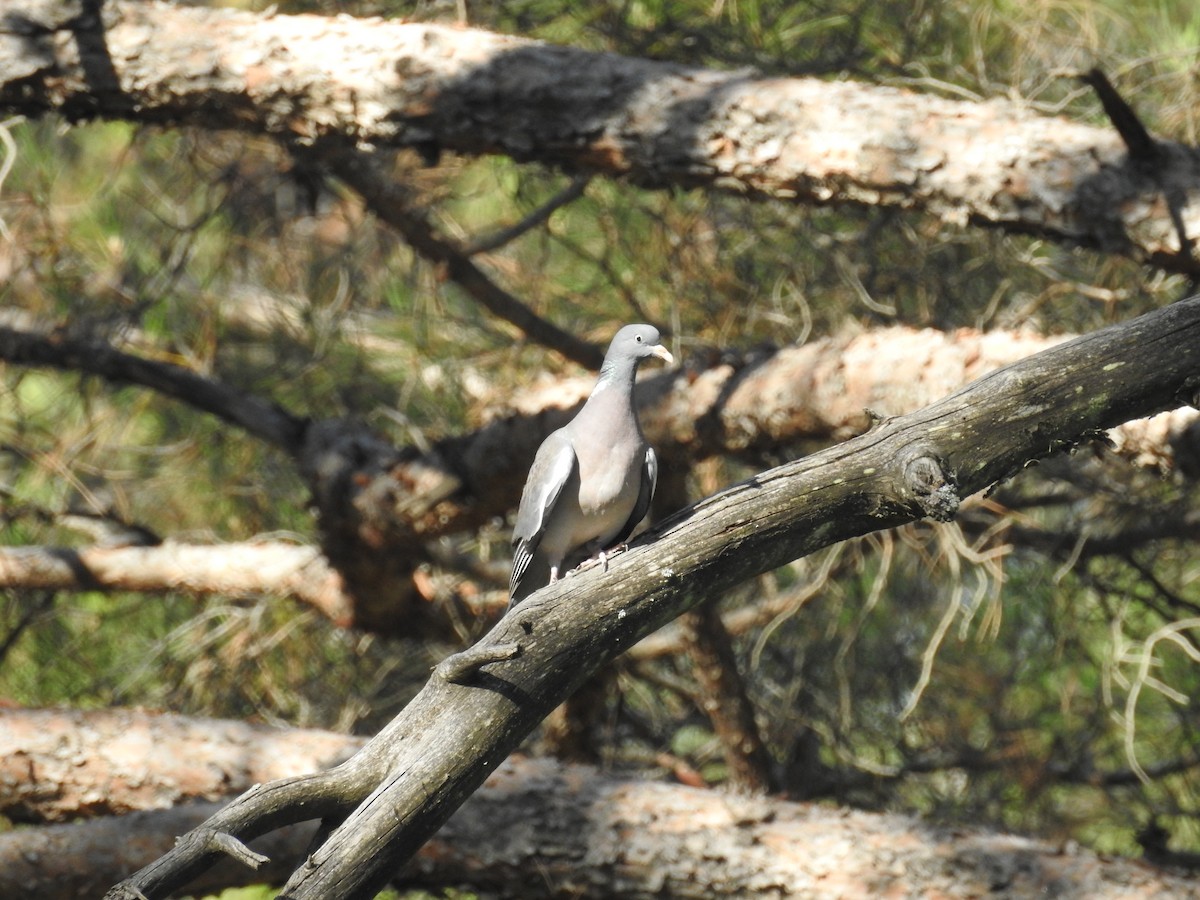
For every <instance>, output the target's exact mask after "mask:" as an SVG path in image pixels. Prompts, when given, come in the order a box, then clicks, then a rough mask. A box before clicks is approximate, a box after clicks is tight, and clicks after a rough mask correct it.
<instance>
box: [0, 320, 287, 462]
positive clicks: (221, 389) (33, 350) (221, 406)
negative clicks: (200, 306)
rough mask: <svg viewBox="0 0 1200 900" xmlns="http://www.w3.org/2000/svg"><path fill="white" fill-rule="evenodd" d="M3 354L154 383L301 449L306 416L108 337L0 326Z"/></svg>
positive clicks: (184, 400)
mask: <svg viewBox="0 0 1200 900" xmlns="http://www.w3.org/2000/svg"><path fill="white" fill-rule="evenodd" d="M0 359H3V360H5V361H7V362H10V363H16V364H18V365H25V366H43V367H49V368H54V369H61V370H65V371H75V372H84V373H87V374H90V375H99V376H101V377H103V378H106V379H108V380H110V381H114V382H118V383H124V384H136V385H140V386H142V387H146V388H150V389H151V390H154V391H157V392H159V393H160V394H163V395H165V396H167V397H171V398H173V399H175V400H179V401H180V402H182V403H186V404H187V405H189V406H193V407H195V408H196V409H199V410H202V411H204V412H207V413H211V414H212V415H215V416H217V417H218V418H220V419H223V420H225V421H226V422H229V423H231V424H233V425H237V426H239V427H240V428H243V429H245V430H246V431H247V432H248V433H250V434H252V435H254V436H255V437H257V438H260V439H261V440H264V441H266V442H267V443H269V444H272V445H274V446H276V447H278V448H280V449H281V450H283V451H285V452H287V453H289V454H292V455H295V454H296V453H298V452H299V449H300V447H301V444H302V442H303V440H304V431H305V425H306V423H305V420H304V419H303V418H300V417H299V416H295V415H293V414H291V413H289V412H288V411H287V410H285V409H283V408H282V407H281V406H279V405H278V404H275V403H272V402H269V401H266V400H263V399H260V398H258V397H255V396H253V395H250V394H247V393H245V392H244V391H241V390H239V389H237V388H234V387H232V386H231V385H228V384H225V383H223V382H221V381H218V380H216V379H215V378H209V377H206V376H204V375H201V374H199V373H197V372H193V371H192V370H191V369H186V368H184V367H183V366H179V365H175V364H174V363H168V362H161V361H159V360H154V359H147V358H146V357H144V356H137V355H135V354H132V353H126V352H125V351H123V350H118V349H117V348H116V347H114V346H112V345H111V344H109V343H107V342H106V341H102V340H97V339H91V340H83V339H79V338H73V337H70V336H68V335H66V334H63V333H60V332H56V331H47V332H36V331H22V330H18V329H15V328H6V327H0Z"/></svg>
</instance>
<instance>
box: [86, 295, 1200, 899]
mask: <svg viewBox="0 0 1200 900" xmlns="http://www.w3.org/2000/svg"><path fill="white" fill-rule="evenodd" d="M1197 373H1200V298H1193V299H1190V300H1186V301H1181V302H1179V303H1176V304H1174V305H1173V306H1170V307H1167V308H1165V309H1161V310H1158V311H1156V312H1153V313H1150V314H1148V315H1145V316H1141V317H1139V318H1137V319H1134V320H1132V321H1131V322H1128V323H1125V324H1122V325H1118V326H1113V327H1110V328H1106V329H1104V330H1102V331H1099V332H1096V333H1095V334H1091V335H1087V336H1084V337H1081V338H1077V339H1076V340H1074V341H1071V342H1069V343H1067V344H1064V345H1061V346H1059V347H1057V348H1054V349H1052V350H1048V351H1046V352H1043V353H1040V354H1038V355H1037V356H1034V357H1031V358H1029V359H1026V360H1024V361H1022V362H1020V363H1018V364H1015V365H1012V366H1009V367H1006V368H1004V369H1001V370H999V371H997V372H993V373H991V374H990V375H987V376H984V377H983V378H981V379H979V380H978V381H976V382H974V383H973V384H971V385H969V386H968V387H966V388H963V389H962V390H960V391H958V392H956V393H955V394H953V395H951V396H949V397H947V398H945V399H944V400H941V401H939V402H937V403H934V404H932V405H931V406H928V407H926V408H924V409H922V410H920V411H918V412H915V413H912V414H910V415H907V416H902V417H897V418H893V419H889V420H885V421H883V422H881V423H880V424H879V426H878V427H876V428H875V429H874V430H872V431H871V432H869V433H867V434H864V435H862V436H860V437H857V438H853V439H851V440H849V441H846V442H845V443H843V444H840V445H838V446H836V447H831V448H829V449H828V450H825V451H822V452H820V453H816V454H813V455H812V456H809V457H805V458H804V459H801V460H797V461H795V462H791V463H788V464H786V465H783V466H780V467H778V468H776V469H772V470H770V471H767V472H764V473H762V474H760V475H757V476H755V477H754V478H751V479H749V480H747V481H745V482H743V483H741V484H738V485H735V486H733V487H731V488H729V489H728V490H725V491H722V492H721V493H719V494H716V495H714V496H712V497H709V498H707V499H705V500H703V501H701V502H699V503H697V504H695V505H693V506H692V507H689V508H688V509H685V510H682V511H680V512H679V513H677V514H676V515H674V516H671V517H670V518H668V519H667V520H665V521H663V522H661V523H660V524H658V525H657V526H655V527H654V528H652V529H651V530H650V531H649V532H648V533H647V534H646V535H644V536H643V537H642V538H640V539H639V540H637V541H635V542H634V543H633V545H632V546H631V547H630V549H629V550H628V551H627V552H625V553H622V554H618V555H616V556H615V557H614V558H612V559H610V562H609V565H608V567H607V571H605V570H604V569H603V568H601V567H595V568H593V569H590V570H589V571H587V572H585V573H583V574H579V575H576V576H575V577H571V578H565V579H562V580H560V581H559V582H558V583H556V584H553V585H549V586H548V587H546V588H544V589H542V590H541V591H539V592H537V593H536V594H534V595H533V596H532V597H530V598H529V599H527V600H526V601H525V602H524V603H523V604H521V605H520V606H518V607H517V608H516V609H514V610H513V611H512V612H511V613H509V614H508V615H507V616H506V617H505V618H504V619H503V620H502V621H501V622H500V623H499V624H498V625H497V626H496V627H495V628H494V629H493V630H492V632H491V633H490V634H489V635H488V636H487V637H485V638H484V642H483V646H499V645H504V644H508V643H512V642H516V643H519V644H520V647H521V653H520V655H518V656H517V657H515V658H513V659H511V660H508V661H505V662H498V663H494V664H492V665H491V666H488V667H487V669H486V670H484V671H482V672H480V673H479V674H478V675H477V676H476V678H475V680H474V681H473V682H472V684H471V685H470V686H467V685H460V684H455V683H452V682H449V681H446V680H444V679H438V678H435V679H431V680H430V681H429V682H428V683H427V684H426V686H425V688H424V689H423V690H422V691H421V692H420V693H419V694H418V695H417V696H416V697H415V698H414V699H413V701H412V702H411V703H410V704H409V705H408V706H407V707H406V708H405V709H404V710H403V712H401V713H400V714H399V715H398V716H397V717H396V718H395V719H393V720H392V722H391V723H389V724H388V725H387V726H386V727H385V728H384V729H383V730H382V731H381V732H380V733H379V734H378V735H377V736H376V737H375V738H373V739H372V740H371V741H370V742H369V743H368V744H367V746H366V747H365V748H364V749H363V750H362V751H360V752H359V754H357V755H356V756H355V757H354V758H353V759H352V760H351V761H350V762H349V763H346V764H344V766H351V765H352V764H353V763H354V762H355V761H356V760H360V763H359V769H358V771H359V772H360V773H361V771H363V769H364V768H365V769H367V770H369V771H370V772H372V773H378V774H379V776H380V777H379V780H378V781H376V782H375V784H374V788H373V790H371V791H370V792H369V794H367V795H366V796H365V797H364V798H362V799H361V802H359V805H358V806H357V808H356V809H354V811H353V812H351V813H350V814H349V815H348V816H347V817H346V819H345V821H344V822H342V824H341V825H339V826H338V827H337V828H335V829H334V830H333V831H332V833H331V834H330V836H329V838H328V840H326V841H325V842H324V843H323V844H322V845H321V846H320V847H319V848H317V849H316V850H314V851H313V853H312V854H311V855H310V856H309V859H308V861H307V862H306V864H305V865H304V866H303V867H302V868H301V869H299V870H297V872H296V873H295V874H294V875H293V877H292V879H291V880H290V881H289V883H288V885H287V886H286V887H285V889H284V892H283V896H286V897H289V898H293V900H311V898H317V897H320V898H323V900H334V898H359V897H369V896H372V895H373V893H374V891H376V890H377V889H378V888H379V887H381V886H382V885H383V884H385V883H386V881H387V879H388V877H389V875H390V873H391V872H392V871H394V869H395V868H396V866H398V865H399V864H400V863H401V862H402V861H403V860H406V859H408V858H409V857H411V856H412V855H413V854H414V853H415V852H416V851H417V849H418V848H419V847H420V846H421V845H422V844H423V843H424V842H425V841H426V840H428V839H429V837H430V836H431V835H432V834H433V833H434V832H435V831H436V830H437V828H438V827H439V826H440V825H441V824H442V823H444V822H445V821H446V820H447V819H448V818H449V816H450V815H451V813H452V812H453V811H454V810H455V809H457V808H458V806H459V805H461V804H462V802H463V801H464V800H465V799H466V798H467V797H468V796H470V795H471V794H472V793H473V792H474V791H475V790H476V789H477V788H478V787H479V785H480V784H481V783H482V782H483V781H484V779H485V778H486V777H487V775H488V774H489V773H490V772H492V771H494V769H495V767H496V766H497V765H499V764H500V762H501V761H502V760H503V759H504V758H505V757H506V756H507V755H508V754H509V752H511V750H512V749H513V748H514V747H515V746H516V745H517V744H518V743H519V742H520V741H521V740H522V739H523V737H524V736H525V735H526V734H527V733H528V732H529V730H531V729H532V728H533V727H534V726H535V725H536V724H537V723H538V722H539V721H540V720H541V719H542V718H543V717H544V716H545V715H546V714H547V713H548V712H549V711H550V710H551V709H552V708H553V707H554V706H555V705H557V704H558V703H559V702H561V700H562V699H563V698H564V697H566V696H569V695H570V693H571V692H572V691H573V690H574V689H575V688H576V687H577V686H578V685H579V684H580V683H581V682H582V681H583V680H584V679H585V678H586V677H588V675H589V674H590V673H592V672H594V671H595V670H596V669H597V668H598V667H599V666H601V665H603V664H604V663H606V662H608V661H609V660H611V659H613V658H614V657H616V656H617V655H619V654H620V653H622V652H623V651H624V650H625V649H627V648H628V647H630V646H631V645H632V644H634V643H635V642H636V641H637V640H638V639H639V638H641V637H644V636H645V635H647V634H649V633H650V632H651V631H653V630H655V629H656V628H658V627H660V626H661V625H663V624H664V623H666V622H668V621H670V620H671V619H673V618H675V617H676V616H678V615H679V614H681V613H682V612H684V611H686V610H687V609H689V608H691V607H693V606H695V605H696V604H697V603H699V602H701V601H702V600H704V599H706V598H707V597H711V596H713V595H714V594H715V593H717V592H720V591H723V590H726V589H728V588H730V587H732V586H733V585H735V584H738V583H740V582H741V581H744V580H746V579H747V578H750V577H753V576H754V575H757V574H760V573H762V572H766V571H769V570H770V569H773V568H776V567H777V566H779V565H781V564H783V563H785V562H787V561H790V560H793V559H795V558H797V557H799V556H803V555H805V554H807V553H811V552H813V551H814V550H817V549H819V548H821V547H824V546H828V545H830V544H832V543H836V542H839V541H842V540H846V539H847V538H850V537H854V536H858V535H862V534H865V533H868V532H871V531H875V530H878V529H881V528H887V527H892V526H895V525H898V524H900V523H902V522H906V521H912V520H913V519H916V518H920V517H923V516H934V517H937V518H948V517H950V516H952V515H953V513H954V510H955V509H956V507H957V504H958V501H959V498H960V497H962V496H965V495H967V494H971V493H974V492H976V491H979V490H982V489H983V488H986V487H988V486H989V485H992V484H994V483H995V482H997V481H999V480H1002V479H1006V478H1009V477H1012V476H1014V475H1016V474H1017V473H1019V472H1020V471H1021V470H1022V468H1024V467H1025V466H1026V465H1027V464H1028V463H1029V462H1030V461H1032V460H1036V459H1039V458H1042V457H1044V456H1046V455H1049V454H1052V453H1055V452H1057V451H1061V450H1064V449H1069V448H1071V447H1074V446H1077V445H1078V444H1079V442H1080V441H1082V440H1086V439H1087V437H1088V436H1089V435H1091V434H1094V433H1095V432H1096V431H1097V430H1098V429H1103V428H1108V427H1111V426H1113V425H1115V424H1117V423H1118V422H1121V421H1124V420H1126V419H1129V418H1131V417H1134V416H1142V415H1147V414H1150V413H1153V412H1156V411H1158V410H1160V409H1163V408H1167V407H1169V406H1171V405H1173V404H1175V403H1177V402H1178V401H1177V399H1176V398H1177V397H1178V396H1180V395H1181V392H1182V391H1183V390H1184V389H1185V388H1186V387H1187V386H1188V385H1189V384H1194V379H1195V377H1196V375H1197ZM1084 386H1086V390H1085V389H1084ZM1077 388H1078V390H1077ZM334 772H335V773H336V772H337V770H334ZM336 778H337V776H336V775H333V774H331V776H330V781H329V782H328V783H326V784H324V785H323V787H324V789H325V790H326V792H327V793H325V794H323V795H322V796H325V797H327V798H329V802H330V803H331V804H332V798H331V797H330V796H329V793H330V792H335V791H336V788H335V786H334V782H336ZM285 784H286V782H285ZM362 786H363V779H362V778H361V777H358V778H355V779H353V780H352V782H351V784H350V785H349V789H348V790H343V791H342V792H341V796H342V798H343V800H342V803H341V804H339V805H338V808H339V809H345V808H346V806H348V805H349V802H358V800H357V799H355V800H353V801H349V802H348V801H347V800H346V797H347V794H349V795H351V796H352V797H354V798H359V797H361V796H362V795H361V793H360V791H361V789H362ZM268 789H269V787H268V788H265V789H264V790H268ZM302 794H303V789H298V790H297V791H296V795H297V796H296V797H295V798H294V799H293V806H292V807H291V808H290V809H289V808H287V807H286V806H285V805H283V804H280V803H276V804H274V805H272V806H271V808H270V813H269V815H265V814H264V810H262V809H259V808H257V804H256V803H254V802H253V801H254V800H255V798H242V799H240V800H239V801H237V802H235V803H234V804H232V805H231V806H230V807H228V808H227V809H226V810H225V811H223V812H222V813H221V814H219V815H218V816H217V817H214V819H213V820H211V821H210V822H209V823H208V824H207V825H206V826H205V827H204V829H201V830H200V831H198V832H193V833H192V834H191V835H189V836H188V837H185V838H184V839H183V840H182V841H181V842H180V844H179V845H178V846H177V847H176V848H175V849H173V850H172V851H171V852H170V853H169V854H167V855H166V856H165V857H163V858H162V859H161V860H159V861H158V862H157V863H155V864H154V865H153V866H151V867H148V868H147V869H144V870H142V871H141V872H139V873H138V874H137V875H135V876H134V877H133V878H131V879H130V880H129V881H127V882H124V883H122V885H120V886H118V887H116V888H114V889H113V890H112V891H111V892H110V894H109V897H110V898H129V897H131V896H135V891H139V890H140V891H142V892H144V893H145V894H146V896H148V897H158V896H163V895H165V894H167V893H169V892H170V891H171V890H173V889H175V888H177V887H180V886H182V885H183V884H184V883H186V880H187V879H188V878H190V877H191V876H192V875H193V874H194V873H195V872H196V871H198V870H201V869H203V868H204V867H205V866H206V865H207V864H208V863H209V862H210V861H211V857H210V856H209V855H208V853H207V851H206V849H205V846H206V845H205V840H204V838H205V833H207V832H211V831H220V832H225V833H228V834H231V835H233V836H234V837H237V838H239V839H245V838H247V837H250V836H253V835H254V834H258V833H261V832H262V831H264V830H266V829H267V828H270V827H275V826H277V825H279V824H282V823H284V822H291V821H296V820H297V819H299V818H309V817H311V816H312V815H313V814H314V809H313V807H312V806H309V805H296V804H298V803H299V799H298V797H299V795H302ZM317 814H320V812H319V811H317Z"/></svg>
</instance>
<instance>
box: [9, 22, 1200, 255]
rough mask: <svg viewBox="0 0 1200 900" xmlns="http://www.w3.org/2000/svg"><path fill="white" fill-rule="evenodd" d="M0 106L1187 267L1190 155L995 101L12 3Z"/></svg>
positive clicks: (417, 34) (375, 34) (405, 34)
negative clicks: (911, 219) (451, 154)
mask: <svg viewBox="0 0 1200 900" xmlns="http://www.w3.org/2000/svg"><path fill="white" fill-rule="evenodd" d="M97 10H98V11H97ZM0 108H5V109H7V110H9V111H10V112H14V113H20V114H24V115H29V116H40V115H44V114H46V113H50V112H55V113H59V114H61V115H63V116H65V117H66V118H68V119H70V120H80V119H90V118H95V117H103V118H117V119H131V120H134V121H138V122H145V123H159V124H168V125H178V124H189V125H198V126H202V127H207V128H237V129H242V130H248V131H253V132H259V133H264V134H270V135H275V136H278V137H281V138H283V139H285V140H286V141H289V142H290V141H295V140H300V141H302V142H309V143H320V142H322V141H327V140H331V139H332V140H335V141H346V140H349V141H353V142H356V143H359V144H371V145H376V146H394V147H400V146H405V147H415V148H418V149H419V150H420V151H421V152H422V153H424V154H425V155H426V156H428V157H435V156H436V155H437V153H438V152H439V151H440V150H441V149H443V148H444V149H447V150H453V151H456V152H459V153H465V154H469V155H476V154H486V153H502V154H506V155H508V156H511V157H513V158H514V159H518V160H537V161H540V162H543V163H547V164H550V165H557V166H562V167H564V168H567V169H574V170H581V171H588V172H595V173H600V174H605V175H609V176H621V177H627V178H629V179H630V180H632V181H635V182H637V183H639V184H643V185H647V186H651V187H678V186H684V187H695V186H700V187H708V188H716V189H721V190H727V191H733V192H737V193H741V194H746V195H749V196H754V197H771V198H778V199H784V200H789V201H793V202H798V203H852V204H860V205H871V206H895V207H902V208H907V209H921V210H923V211H925V212H927V213H928V214H930V215H933V216H936V217H938V218H940V219H941V220H943V221H946V222H949V223H953V224H955V225H966V224H975V225H984V226H992V227H999V228H1003V229H1006V230H1008V231H1012V232H1022V233H1025V232H1028V233H1034V234H1039V235H1043V236H1045V237H1048V238H1050V239H1053V240H1058V241H1062V242H1064V243H1067V244H1078V245H1083V246H1089V247H1095V248H1098V249H1100V250H1102V251H1104V252H1112V253H1121V254H1125V255H1128V256H1131V257H1133V258H1135V259H1139V260H1144V261H1147V262H1150V263H1152V264H1154V265H1157V266H1161V267H1163V268H1165V269H1168V270H1171V271H1176V272H1186V273H1189V274H1191V275H1196V274H1197V273H1200V262H1198V261H1197V260H1196V259H1195V258H1194V257H1193V255H1192V253H1191V247H1190V242H1191V240H1193V239H1194V238H1195V236H1196V235H1197V234H1200V153H1198V152H1197V150H1196V149H1195V148H1193V147H1189V146H1185V145H1182V144H1177V143H1170V142H1167V141H1157V142H1155V144H1154V148H1155V151H1156V152H1155V154H1154V165H1152V166H1148V165H1145V164H1144V162H1145V161H1144V160H1143V159H1141V158H1140V157H1139V158H1131V156H1130V154H1129V153H1128V152H1127V148H1126V146H1125V144H1124V143H1123V141H1122V138H1121V136H1120V135H1119V134H1118V133H1117V132H1116V131H1115V130H1112V129H1107V128H1103V129H1102V128H1096V127H1093V126H1089V125H1082V124H1078V123H1075V122H1070V121H1068V120H1066V119H1062V118H1052V117H1047V116H1041V115H1037V114H1036V113H1034V112H1032V111H1031V110H1030V109H1029V108H1028V107H1026V106H1024V105H1022V104H1020V103H1017V102H1011V101H1006V100H991V101H988V102H983V103H970V102H963V101H958V100H948V99H944V98H941V97H934V96H923V95H919V94H915V93H911V92H908V91H904V90H897V89H895V88H888V87H879V86H873V85H863V84H856V83H853V82H824V81H818V80H816V79H801V78H760V77H756V76H755V75H754V74H753V73H749V72H744V71H742V72H717V71H708V70H704V69H698V68H690V67H686V66H681V65H676V64H672V63H662V62H653V61H648V60H641V59H632V58H628V57H622V56H617V55H615V54H611V53H593V52H588V51H585V50H579V49H575V48H571V47H560V46H552V45H548V44H544V43H541V42H537V41H531V40H526V39H522V38H518V37H511V36H504V35H498V34H489V33H487V32H482V31H475V30H471V29H463V28H452V27H445V26H438V25H425V24H417V23H404V22H398V21H385V20H381V19H353V18H350V17H347V16H338V17H337V18H323V17H318V16H284V15H276V14H261V15H260V14H253V13H245V12H240V11H234V10H228V9H219V10H218V9H193V8H187V7H175V6H172V5H167V4H163V3H146V4H142V3H129V2H117V0H113V2H108V3H105V4H103V5H101V4H98V3H91V2H83V0H74V2H71V3H61V4H60V3H46V2H44V0H10V2H9V3H8V4H7V5H6V11H5V13H4V16H3V17H2V18H0ZM1176 223H1178V225H1177V224H1176Z"/></svg>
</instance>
